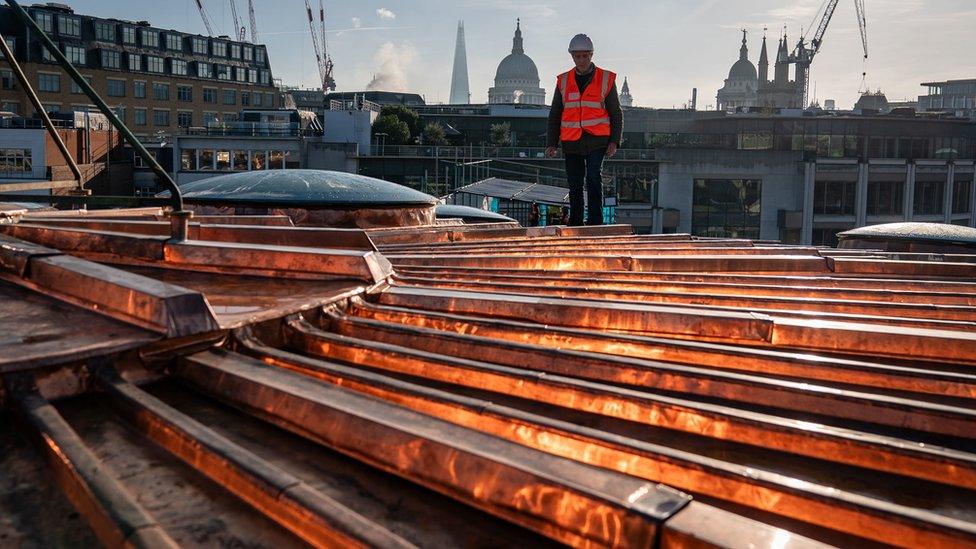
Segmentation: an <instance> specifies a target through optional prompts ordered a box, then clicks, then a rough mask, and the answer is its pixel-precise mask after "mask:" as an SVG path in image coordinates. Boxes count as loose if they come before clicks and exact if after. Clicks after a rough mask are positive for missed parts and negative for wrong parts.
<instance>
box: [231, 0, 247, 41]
mask: <svg viewBox="0 0 976 549" xmlns="http://www.w3.org/2000/svg"><path fill="white" fill-rule="evenodd" d="M230 15H231V17H232V18H233V19H234V35H233V37H234V38H236V39H237V40H238V41H240V42H243V41H244V25H241V19H240V17H238V16H237V2H235V1H234V0H230Z"/></svg>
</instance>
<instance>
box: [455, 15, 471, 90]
mask: <svg viewBox="0 0 976 549" xmlns="http://www.w3.org/2000/svg"><path fill="white" fill-rule="evenodd" d="M470 102H471V90H470V89H469V88H468V55H467V51H466V50H465V48H464V21H458V28H457V41H456V42H455V44H454V72H453V74H452V75H451V104H454V105H459V104H464V105H466V104H468V103H470Z"/></svg>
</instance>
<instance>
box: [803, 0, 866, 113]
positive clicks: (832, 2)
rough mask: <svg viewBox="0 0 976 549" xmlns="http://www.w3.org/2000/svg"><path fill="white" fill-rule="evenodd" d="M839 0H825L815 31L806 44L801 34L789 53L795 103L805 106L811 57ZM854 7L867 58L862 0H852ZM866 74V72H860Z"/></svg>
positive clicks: (808, 90) (817, 50)
mask: <svg viewBox="0 0 976 549" xmlns="http://www.w3.org/2000/svg"><path fill="white" fill-rule="evenodd" d="M839 2H840V0H827V3H826V5H825V7H824V9H823V17H821V18H820V24H819V25H818V26H817V32H816V34H814V36H813V38H812V39H811V40H810V44H809V46H807V42H806V37H805V36H801V37H800V41H799V42H798V43H797V45H796V48H795V49H794V50H793V53H791V54H790V63H792V64H795V65H796V95H797V105H798V106H799V107H806V106H807V102H808V101H809V97H810V65H811V64H812V63H813V58H814V57H815V56H816V55H817V53H819V52H820V48H821V47H822V46H823V40H824V35H825V34H826V33H827V26H828V25H830V20H831V19H832V18H833V17H834V11H835V10H836V9H837V4H838V3H839ZM854 8H855V11H856V12H857V25H858V27H859V28H860V30H861V45H862V46H863V47H864V59H867V58H868V30H867V18H866V15H865V9H864V0H854ZM862 76H866V72H865V73H863V74H862Z"/></svg>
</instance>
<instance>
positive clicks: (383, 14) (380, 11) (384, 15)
mask: <svg viewBox="0 0 976 549" xmlns="http://www.w3.org/2000/svg"><path fill="white" fill-rule="evenodd" d="M376 15H378V16H379V18H380V19H396V14H395V13H393V12H392V11H390V10H388V9H386V8H376Z"/></svg>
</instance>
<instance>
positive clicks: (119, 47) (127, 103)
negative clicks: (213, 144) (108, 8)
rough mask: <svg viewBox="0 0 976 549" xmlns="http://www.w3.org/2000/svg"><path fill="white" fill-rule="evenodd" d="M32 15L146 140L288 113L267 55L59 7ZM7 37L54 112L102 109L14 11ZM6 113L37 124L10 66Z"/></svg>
mask: <svg viewBox="0 0 976 549" xmlns="http://www.w3.org/2000/svg"><path fill="white" fill-rule="evenodd" d="M27 11H28V13H30V15H31V16H32V17H33V18H34V20H35V21H37V23H38V25H39V26H40V27H41V29H43V30H44V31H45V32H47V33H48V34H49V36H50V37H51V38H52V40H54V42H55V44H57V45H58V46H59V47H60V48H61V50H62V52H63V53H64V54H65V56H66V57H67V58H68V59H69V60H70V61H71V62H72V63H73V64H74V65H75V67H77V68H78V70H79V72H80V73H81V74H82V75H83V76H85V77H87V78H89V81H90V83H91V84H92V86H93V87H94V88H95V90H96V91H97V92H98V93H99V94H100V95H101V96H102V97H103V98H104V99H105V101H106V102H108V104H109V105H111V106H113V108H115V109H116V114H118V115H119V116H120V117H121V118H122V120H123V121H124V122H125V123H126V124H127V125H128V126H129V127H130V128H131V129H132V130H133V131H134V132H135V133H136V134H139V135H157V134H172V133H176V132H178V129H179V128H186V127H192V126H206V125H207V124H209V123H212V122H232V121H236V120H237V117H238V116H239V113H240V111H241V109H242V108H248V107H259V108H274V107H277V106H278V105H279V103H280V101H279V99H278V93H277V90H276V88H275V87H274V85H273V79H272V73H271V66H270V63H269V60H268V52H267V48H266V47H265V46H263V45H258V44H251V43H247V42H237V41H234V40H231V39H228V38H227V37H216V38H214V37H208V36H201V35H193V34H186V33H182V32H179V31H176V30H169V29H159V28H155V27H152V26H150V25H149V23H148V22H146V21H139V22H132V21H122V20H118V19H103V18H99V17H94V16H88V15H78V14H76V13H74V11H73V10H72V9H71V8H70V7H68V6H64V5H61V4H55V3H47V4H35V5H33V6H30V7H28V8H27ZM0 32H2V33H3V36H4V38H5V39H6V40H7V44H8V45H10V46H11V49H12V50H13V51H14V55H15V56H16V57H17V60H18V61H19V62H20V64H21V66H22V68H23V69H24V72H25V73H26V74H27V77H28V78H29V79H30V81H31V84H32V85H33V86H34V89H35V91H36V92H37V93H38V96H39V97H40V99H41V102H42V103H43V104H44V106H45V109H46V110H48V111H49V112H71V111H84V110H85V109H86V108H89V109H92V110H94V109H95V108H94V106H93V105H91V104H90V102H89V101H88V98H87V97H86V96H85V95H84V93H83V92H82V91H81V90H80V89H79V88H78V87H77V86H76V85H75V84H74V82H73V81H72V80H71V78H70V77H69V76H68V75H67V73H65V72H64V71H63V70H62V69H61V67H60V66H59V65H58V64H57V63H56V62H55V61H54V60H53V58H52V56H51V55H50V54H49V53H48V52H47V49H46V48H45V47H44V45H43V44H42V43H41V41H40V39H39V38H38V37H37V36H36V35H35V34H34V33H33V32H32V31H31V30H29V29H28V28H27V26H26V25H25V24H24V23H23V22H22V21H21V20H20V18H19V17H17V15H16V14H15V13H14V12H13V11H12V10H11V9H10V8H7V7H2V8H0ZM0 110H4V111H11V112H15V113H17V114H20V115H22V116H26V117H31V116H32V115H33V114H34V113H33V108H32V107H31V105H30V103H29V101H28V100H27V96H26V95H25V93H24V90H22V89H21V86H20V84H19V83H18V82H17V81H16V79H15V78H14V76H13V73H12V72H11V71H10V69H9V68H8V67H7V66H6V62H5V61H4V62H0Z"/></svg>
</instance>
